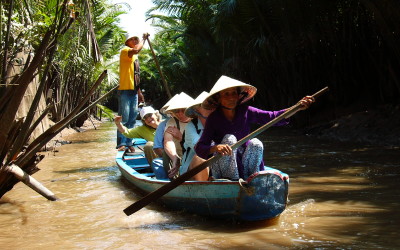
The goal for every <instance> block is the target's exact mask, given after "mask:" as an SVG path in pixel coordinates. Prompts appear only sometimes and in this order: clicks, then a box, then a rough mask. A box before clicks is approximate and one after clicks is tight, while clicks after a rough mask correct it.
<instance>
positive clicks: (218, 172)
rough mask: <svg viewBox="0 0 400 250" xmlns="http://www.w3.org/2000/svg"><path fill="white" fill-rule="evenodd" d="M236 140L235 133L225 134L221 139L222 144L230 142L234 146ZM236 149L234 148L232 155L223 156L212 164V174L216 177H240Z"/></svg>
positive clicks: (232, 178) (236, 178) (235, 178)
mask: <svg viewBox="0 0 400 250" xmlns="http://www.w3.org/2000/svg"><path fill="white" fill-rule="evenodd" d="M236 142H237V139H236V137H235V136H234V135H225V136H224V138H223V139H222V141H221V144H228V145H231V146H232V145H233V144H235V143H236ZM236 151H237V150H236V149H235V150H233V154H232V155H227V156H223V157H221V158H220V159H219V160H217V161H216V162H215V163H213V164H212V166H211V168H212V175H213V177H214V178H215V179H221V178H224V179H230V180H238V179H239V171H238V168H237V163H236V153H237V152H236Z"/></svg>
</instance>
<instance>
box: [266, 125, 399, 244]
mask: <svg viewBox="0 0 400 250" xmlns="http://www.w3.org/2000/svg"><path fill="white" fill-rule="evenodd" d="M264 140H265V145H271V147H270V148H267V150H266V153H265V162H266V163H268V164H269V165H271V166H273V167H276V168H279V169H280V170H282V171H283V172H286V173H288V174H289V176H290V182H291V184H290V186H291V188H290V190H289V199H290V202H289V207H288V209H287V211H286V212H285V213H286V214H292V215H294V214H295V216H299V217H302V218H304V221H305V222H306V223H307V222H308V227H309V228H308V230H312V229H311V228H312V226H313V225H314V226H315V227H316V226H317V223H316V220H325V222H326V223H327V224H329V225H330V230H331V232H330V233H331V234H332V235H336V237H343V238H345V237H348V235H353V236H352V241H351V242H353V243H349V245H352V244H356V245H357V244H359V245H358V247H360V246H366V247H371V246H372V245H377V246H379V245H380V244H383V245H386V244H388V245H393V246H394V245H396V244H397V245H398V244H399V243H400V241H399V239H397V238H396V239H393V235H391V234H392V233H391V232H398V226H397V225H399V224H400V216H399V214H398V210H399V208H400V202H399V199H398V197H399V195H400V191H399V188H398V187H397V186H398V185H397V184H398V180H399V176H400V163H399V155H400V154H399V153H400V150H399V148H398V147H374V146H365V145H359V144H351V143H333V142H327V141H322V140H317V139H315V138H307V137H304V140H300V141H299V140H298V136H297V135H295V134H289V135H288V134H285V133H284V131H281V132H278V134H274V135H273V136H271V137H269V136H265V137H264ZM288 142H291V144H290V143H288ZM307 201H310V202H307ZM303 203H304V204H303ZM307 203H308V204H307ZM318 224H319V223H318ZM319 226H321V225H319ZM320 230H321V228H320ZM324 230H327V229H324ZM332 232H334V233H332ZM303 238H306V237H304V236H303ZM332 238H335V237H332ZM388 240H389V241H388ZM354 242H356V243H354ZM366 242H369V243H366ZM371 242H373V243H371Z"/></svg>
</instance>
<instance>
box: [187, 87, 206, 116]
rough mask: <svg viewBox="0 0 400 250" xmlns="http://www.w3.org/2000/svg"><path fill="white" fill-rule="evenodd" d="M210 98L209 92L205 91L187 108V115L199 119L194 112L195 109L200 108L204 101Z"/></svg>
mask: <svg viewBox="0 0 400 250" xmlns="http://www.w3.org/2000/svg"><path fill="white" fill-rule="evenodd" d="M207 97H208V92H206V91H203V92H202V93H201V94H200V95H199V96H198V97H196V99H194V100H193V102H192V103H191V104H190V105H189V106H188V107H187V109H186V110H185V115H186V116H187V117H190V118H195V117H197V114H196V113H195V112H194V111H195V110H194V109H195V107H197V106H200V105H201V104H202V103H203V102H204V100H205V99H206V98H207Z"/></svg>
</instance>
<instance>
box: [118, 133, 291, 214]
mask: <svg viewBox="0 0 400 250" xmlns="http://www.w3.org/2000/svg"><path fill="white" fill-rule="evenodd" d="M145 143H146V141H145V140H143V139H135V146H139V147H140V146H141V145H144V144H145ZM116 163H117V165H118V167H119V169H120V171H121V174H122V176H123V177H124V178H126V179H127V180H128V181H129V183H131V184H132V185H133V186H135V187H137V188H139V189H140V190H142V191H144V192H145V193H150V192H153V191H154V190H156V189H158V188H160V187H161V186H163V185H165V184H166V183H167V182H169V180H157V179H156V178H155V177H154V173H153V172H152V169H151V167H150V166H149V164H148V163H147V160H146V158H145V156H144V153H143V152H142V151H141V150H137V151H136V152H135V153H133V154H132V153H125V152H123V151H120V152H118V153H117V156H116ZM288 184H289V176H288V175H287V174H285V173H282V172H281V171H279V170H277V169H274V168H270V167H266V169H265V170H264V171H261V172H259V173H256V174H254V175H252V176H250V177H249V178H248V179H247V180H246V182H243V181H230V180H215V181H205V182H199V181H186V182H185V183H183V184H181V185H180V186H178V187H176V188H175V189H173V190H172V191H170V192H169V193H167V194H165V195H164V196H163V197H162V198H160V201H161V202H162V203H164V204H165V205H166V206H167V207H168V208H171V209H174V210H185V211H187V212H190V213H196V214H199V215H205V216H211V217H217V218H233V219H238V220H245V221H258V220H265V219H271V218H275V217H277V216H279V215H280V214H281V213H282V212H283V211H284V210H285V208H286V205H287V197H288V186H289V185H288Z"/></svg>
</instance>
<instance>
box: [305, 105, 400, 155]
mask: <svg viewBox="0 0 400 250" xmlns="http://www.w3.org/2000/svg"><path fill="white" fill-rule="evenodd" d="M302 133H303V134H306V135H310V136H316V137H318V138H323V139H328V140H335V141H341V142H354V143H360V144H367V145H377V146H393V147H399V146H400V106H399V105H397V106H393V105H384V106H379V107H377V108H373V109H368V110H364V111H361V112H354V113H351V114H348V115H344V116H341V117H340V118H338V119H336V120H332V121H329V122H324V123H320V124H317V125H314V126H310V127H308V128H305V129H303V130H302Z"/></svg>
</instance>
